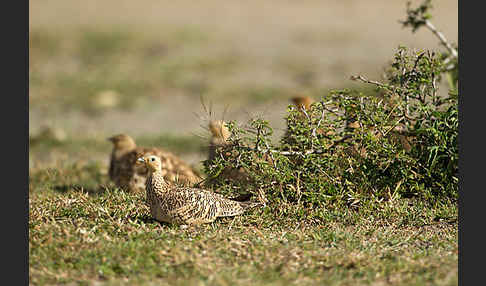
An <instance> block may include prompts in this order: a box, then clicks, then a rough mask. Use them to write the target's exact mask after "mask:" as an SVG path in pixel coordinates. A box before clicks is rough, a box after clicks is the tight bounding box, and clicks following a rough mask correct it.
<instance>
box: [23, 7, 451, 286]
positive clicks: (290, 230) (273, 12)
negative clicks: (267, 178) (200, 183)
mask: <svg viewBox="0 0 486 286" xmlns="http://www.w3.org/2000/svg"><path fill="white" fill-rule="evenodd" d="M412 2H413V3H417V1H412ZM433 4H434V5H435V7H434V9H433V11H432V12H433V16H434V18H433V22H434V23H435V25H436V26H437V27H438V28H439V29H440V30H441V31H442V32H444V34H445V36H446V37H447V38H448V39H450V40H451V41H453V42H455V41H456V40H457V33H458V32H457V31H458V30H457V1H449V0H447V1H446V0H442V1H435V2H433ZM29 6H30V13H29V18H30V19H29V20H30V21H29V40H30V41H29V46H30V49H29V53H30V59H29V134H30V135H31V138H32V140H31V142H30V143H31V144H30V149H29V175H30V177H29V204H30V210H29V215H30V219H29V231H30V236H29V260H30V274H29V275H30V280H31V284H32V285H44V284H59V283H77V282H79V283H84V284H87V285H92V284H93V283H95V282H96V283H98V284H100V285H118V284H123V283H125V284H127V285H128V284H130V285H132V284H133V283H138V284H140V285H151V284H164V283H166V284H186V283H187V284H198V285H199V283H202V284H207V285H215V284H216V285H228V284H230V283H234V284H237V285H245V284H249V282H254V283H257V284H272V285H281V284H287V283H299V284H309V285H312V284H315V283H324V282H327V284H329V285H360V284H370V283H372V284H373V285H381V284H382V285H388V284H391V285H403V284H406V285H457V260H458V258H457V257H458V254H457V245H458V244H457V208H456V206H455V204H454V203H445V204H443V205H433V206H430V205H425V204H423V203H421V202H417V201H413V200H400V201H397V202H387V203H383V202H377V203H376V205H374V206H373V205H370V206H365V207H362V208H361V209H359V210H345V209H344V210H343V209H332V208H331V209H328V210H323V211H324V212H325V213H326V217H328V219H327V220H325V221H324V222H323V221H319V222H313V220H312V219H311V218H310V219H309V221H302V222H299V221H294V220H292V219H291V218H292V215H291V214H292V210H293V209H292V207H289V208H290V210H289V211H288V212H289V213H280V212H276V211H275V210H271V209H268V208H266V209H257V210H253V211H251V212H250V213H248V214H247V215H245V216H242V217H237V218H235V219H224V220H220V221H217V222H215V223H213V224H210V225H208V226H202V227H197V228H194V229H188V230H181V229H180V228H179V227H177V226H170V225H165V224H160V223H158V222H155V221H153V220H151V219H150V216H149V213H148V211H147V209H146V207H144V204H143V195H130V194H125V193H123V192H121V191H120V190H118V189H116V188H114V186H112V185H111V184H109V182H108V181H107V178H106V173H107V164H108V157H109V153H110V150H111V144H110V142H108V141H106V138H107V137H109V136H111V135H113V134H116V133H121V132H124V133H127V134H130V135H133V136H134V137H135V138H136V139H137V142H139V143H140V144H141V145H146V146H162V147H165V148H167V149H169V150H171V151H173V152H174V153H176V154H178V155H181V156H182V157H183V158H184V159H185V160H187V161H188V162H189V163H191V164H193V165H194V166H195V167H196V168H200V167H201V164H200V161H201V160H203V159H204V158H205V157H206V155H207V150H206V149H205V146H206V145H207V142H208V132H207V131H206V130H205V129H204V127H206V125H207V120H208V119H209V118H218V119H219V118H222V117H223V118H224V119H226V120H238V121H239V122H242V123H244V122H245V121H246V120H247V119H249V118H250V117H251V116H255V115H261V116H264V117H265V118H266V119H269V120H270V122H271V125H272V126H273V127H274V128H275V129H276V134H275V136H276V137H278V136H280V135H281V134H282V133H283V128H284V120H283V117H284V114H285V108H286V106H287V105H288V104H289V98H290V97H291V96H293V95H296V94H308V95H311V96H313V97H315V98H318V97H319V94H322V93H323V92H326V91H327V90H329V89H331V88H344V87H351V88H364V87H363V86H362V85H359V84H357V83H356V82H353V81H350V80H349V77H350V76H351V75H356V74H365V75H367V77H369V78H372V79H380V77H381V74H382V71H383V68H384V67H385V65H386V64H387V63H388V62H389V61H390V60H391V59H392V56H393V54H394V52H395V50H396V48H397V47H398V45H400V44H402V45H406V46H408V47H411V48H416V49H422V48H429V49H439V45H438V40H437V38H435V37H433V36H431V35H430V32H428V31H427V30H422V31H418V32H417V33H415V34H412V33H411V32H410V31H409V30H408V29H402V28H401V26H400V23H399V22H398V20H400V19H404V17H405V13H404V11H405V7H406V6H405V1H386V0H380V1H378V0H374V1H371V0H370V1H298V2H295V3H294V2H292V1H276V0H271V1H265V2H261V1H254V0H250V1H240V2H234V3H233V2H231V3H229V2H228V1H222V0H215V1H205V2H204V3H194V2H193V1H155V0H150V1H144V2H143V5H142V4H139V3H138V2H133V1H114V0H107V1H102V2H100V1H94V0H88V1H78V2H72V1H61V0H54V1H48V2H45V1H30V2H29ZM201 102H204V103H205V106H206V107H207V109H208V108H209V107H210V106H211V108H212V114H210V115H209V114H208V113H209V112H208V111H207V110H205V108H204V107H203V104H202V103H201ZM46 127H50V128H54V129H55V130H56V131H57V132H58V135H59V134H60V135H59V136H44V137H43V136H39V134H40V132H41V131H42V130H44V128H46ZM56 138H57V139H56ZM120 206H123V207H120ZM294 211H296V212H297V211H298V210H297V209H296V210H294Z"/></svg>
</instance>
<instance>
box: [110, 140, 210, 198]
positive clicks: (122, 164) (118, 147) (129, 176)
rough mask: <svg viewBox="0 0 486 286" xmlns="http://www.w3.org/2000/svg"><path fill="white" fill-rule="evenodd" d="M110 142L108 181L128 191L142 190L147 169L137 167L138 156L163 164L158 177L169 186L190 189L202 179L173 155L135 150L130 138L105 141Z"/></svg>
mask: <svg viewBox="0 0 486 286" xmlns="http://www.w3.org/2000/svg"><path fill="white" fill-rule="evenodd" d="M108 140H109V141H111V142H112V143H113V151H112V153H111V158H110V169H109V176H110V179H111V180H112V181H113V182H114V183H115V184H116V185H117V186H118V187H120V188H122V189H124V190H126V191H128V192H143V191H145V181H146V178H147V175H148V170H147V168H146V167H145V165H144V164H137V158H139V157H141V156H148V155H155V156H158V157H160V159H161V160H162V162H164V168H163V169H162V176H164V179H165V180H167V182H169V183H177V184H182V185H186V186H192V185H193V184H196V183H198V182H200V181H201V180H202V178H201V177H200V176H199V175H198V174H196V173H195V171H193V170H192V168H191V167H190V166H189V165H188V164H186V163H185V162H184V161H182V160H181V159H179V158H178V157H177V156H175V155H174V154H172V153H170V152H168V151H165V150H161V149H159V148H144V147H137V145H136V144H135V141H134V140H133V138H131V137H130V136H128V135H125V134H119V135H115V136H113V137H110V138H108Z"/></svg>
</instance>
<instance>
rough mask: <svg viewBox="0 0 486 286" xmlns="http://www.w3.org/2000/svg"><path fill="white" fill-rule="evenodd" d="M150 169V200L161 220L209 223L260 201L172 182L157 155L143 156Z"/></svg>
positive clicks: (157, 216)
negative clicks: (163, 172)
mask: <svg viewBox="0 0 486 286" xmlns="http://www.w3.org/2000/svg"><path fill="white" fill-rule="evenodd" d="M138 161H139V162H143V163H145V166H146V167H147V169H148V171H149V176H148V178H147V182H146V192H147V204H148V205H149V206H150V212H151V214H152V216H153V218H155V219H156V220H158V221H161V222H168V223H176V224H183V225H190V224H192V225H195V224H203V223H210V222H212V221H214V220H215V219H216V218H218V217H227V216H236V215H240V214H242V213H243V212H245V210H247V209H248V208H251V207H254V206H257V205H260V203H252V202H238V201H232V200H229V199H227V198H225V197H223V196H222V195H220V194H216V193H213V192H210V191H207V190H204V189H197V188H189V187H182V186H171V185H169V184H167V183H166V182H165V180H164V176H163V175H162V162H161V161H160V158H159V157H157V156H153V155H152V156H146V157H140V158H139V159H138Z"/></svg>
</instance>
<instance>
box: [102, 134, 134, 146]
mask: <svg viewBox="0 0 486 286" xmlns="http://www.w3.org/2000/svg"><path fill="white" fill-rule="evenodd" d="M108 141H110V142H111V143H113V146H114V148H115V149H116V150H130V149H134V148H136V147H137V145H136V144H135V140H133V138H132V137H130V136H128V135H126V134H118V135H115V136H112V137H110V138H108Z"/></svg>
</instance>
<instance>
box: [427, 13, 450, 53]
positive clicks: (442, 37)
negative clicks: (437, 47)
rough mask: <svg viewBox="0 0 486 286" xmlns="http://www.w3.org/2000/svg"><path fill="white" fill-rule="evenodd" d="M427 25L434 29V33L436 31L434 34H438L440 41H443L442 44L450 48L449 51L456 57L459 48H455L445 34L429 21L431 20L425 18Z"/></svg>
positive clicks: (431, 29)
mask: <svg viewBox="0 0 486 286" xmlns="http://www.w3.org/2000/svg"><path fill="white" fill-rule="evenodd" d="M425 26H426V27H427V28H428V29H429V30H430V31H432V33H434V35H436V36H437V37H438V38H439V40H440V42H441V43H442V45H444V46H445V47H446V48H447V50H449V52H450V53H451V55H452V56H453V57H454V58H457V50H456V49H454V48H453V47H452V45H451V44H450V43H449V42H448V41H447V39H446V38H445V37H444V34H442V33H441V32H439V31H438V30H437V29H436V28H435V26H434V25H433V24H432V23H431V22H430V21H429V20H425Z"/></svg>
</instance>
